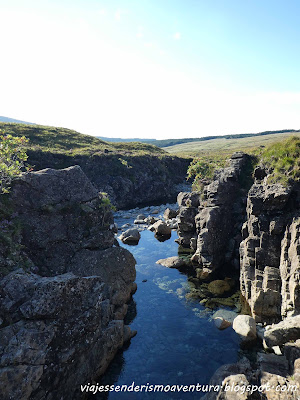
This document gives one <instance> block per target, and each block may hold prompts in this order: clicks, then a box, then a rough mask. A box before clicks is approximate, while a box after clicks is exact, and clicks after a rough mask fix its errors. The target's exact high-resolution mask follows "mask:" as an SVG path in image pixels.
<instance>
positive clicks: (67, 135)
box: [0, 122, 168, 156]
mask: <svg viewBox="0 0 300 400" xmlns="http://www.w3.org/2000/svg"><path fill="white" fill-rule="evenodd" d="M0 130H2V131H4V132H5V133H7V134H11V135H14V136H23V135H24V136H26V137H27V138H28V139H29V145H28V146H29V148H30V149H31V150H39V151H44V152H51V153H60V154H68V155H78V154H81V155H94V154H102V153H103V154H105V153H107V152H109V153H110V154H122V155H129V156H130V155H132V156H136V155H143V154H149V155H155V156H164V155H168V153H166V152H165V151H164V150H163V149H160V148H158V147H156V146H153V145H150V144H146V143H136V142H130V143H108V142H104V141H103V140H100V139H98V138H96V137H94V136H90V135H84V134H81V133H78V132H76V131H73V130H70V129H66V128H56V127H51V126H43V125H26V124H15V123H3V122H2V123H0Z"/></svg>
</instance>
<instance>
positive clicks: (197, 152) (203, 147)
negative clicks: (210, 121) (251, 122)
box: [163, 131, 300, 157]
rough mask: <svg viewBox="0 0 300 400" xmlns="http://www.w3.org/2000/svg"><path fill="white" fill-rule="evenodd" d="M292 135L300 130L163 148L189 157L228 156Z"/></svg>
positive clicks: (298, 133)
mask: <svg viewBox="0 0 300 400" xmlns="http://www.w3.org/2000/svg"><path fill="white" fill-rule="evenodd" d="M291 135H293V136H297V137H300V132H299V131H286V132H283V133H276V134H274V133H272V134H264V135H253V136H247V137H238V138H235V137H232V138H227V139H226V138H218V139H210V140H206V141H195V142H188V143H182V144H177V145H175V146H168V147H163V149H164V150H165V151H167V152H168V153H170V154H173V155H180V156H189V157H202V156H204V155H209V154H218V155H224V156H227V155H230V154H232V153H234V152H235V151H240V150H241V151H246V152H249V151H253V150H255V149H257V148H261V147H264V146H268V145H269V144H273V143H277V142H280V141H281V140H285V139H287V138H288V137H289V136H291Z"/></svg>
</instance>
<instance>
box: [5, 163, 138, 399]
mask: <svg viewBox="0 0 300 400" xmlns="http://www.w3.org/2000/svg"><path fill="white" fill-rule="evenodd" d="M11 200H12V202H13V203H14V207H15V210H16V211H17V213H18V218H19V221H20V225H21V243H22V245H23V246H24V251H25V252H26V254H27V255H28V259H29V260H30V261H31V262H30V263H29V269H28V267H27V266H25V265H16V266H15V268H11V272H10V273H9V274H8V275H6V276H4V277H2V279H1V280H0V386H1V398H3V399H5V400H6V399H7V400H8V399H29V398H30V399H33V400H35V399H47V400H52V399H53V400H55V399H58V398H59V399H66V400H67V399H70V398H72V399H76V398H81V392H80V384H85V383H87V382H91V379H92V378H93V377H96V376H98V375H99V374H102V373H103V372H104V371H105V369H106V367H107V365H108V363H109V362H110V360H111V359H112V358H113V356H114V355H115V353H116V351H117V350H118V349H119V348H120V347H121V346H122V345H123V343H124V341H125V340H128V339H129V338H130V337H131V336H132V335H133V333H131V332H130V329H129V327H127V326H124V321H123V319H124V316H125V314H126V312H127V305H126V302H127V301H128V300H129V299H130V296H131V293H132V292H133V291H134V290H135V288H136V284H135V283H134V280H135V267H134V266H135V260H134V258H133V256H132V255H131V254H130V253H129V252H128V251H127V250H125V249H123V248H121V247H113V240H114V234H113V232H114V229H115V227H114V224H113V218H112V214H111V212H110V211H109V208H108V206H107V202H106V201H105V199H104V198H103V197H102V196H101V195H100V196H99V194H98V193H97V191H96V189H95V188H94V187H93V185H92V184H91V183H90V181H89V180H88V178H87V177H86V176H85V174H84V173H83V172H82V170H81V168H80V167H70V168H67V169H65V170H51V169H47V170H42V171H39V172H34V173H26V174H24V175H23V176H22V177H21V179H20V180H18V182H16V184H15V185H14V188H13V191H12V194H11ZM18 267H22V268H18Z"/></svg>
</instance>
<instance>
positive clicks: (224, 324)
mask: <svg viewBox="0 0 300 400" xmlns="http://www.w3.org/2000/svg"><path fill="white" fill-rule="evenodd" d="M214 324H215V326H216V327H217V328H218V329H220V331H222V330H224V329H226V328H229V327H230V326H231V323H230V322H229V321H226V320H225V319H224V318H221V317H216V318H214Z"/></svg>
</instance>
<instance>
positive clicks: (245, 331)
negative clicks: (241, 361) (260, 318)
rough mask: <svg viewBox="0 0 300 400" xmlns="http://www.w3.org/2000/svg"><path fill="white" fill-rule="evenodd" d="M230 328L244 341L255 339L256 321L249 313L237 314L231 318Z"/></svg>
mask: <svg viewBox="0 0 300 400" xmlns="http://www.w3.org/2000/svg"><path fill="white" fill-rule="evenodd" d="M232 328H233V329H234V330H235V332H236V333H237V334H239V335H240V336H241V338H242V339H243V340H245V341H251V340H255V339H256V323H255V320H254V318H252V317H250V316H249V315H238V316H237V317H236V318H235V319H234V320H233V324H232Z"/></svg>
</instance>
